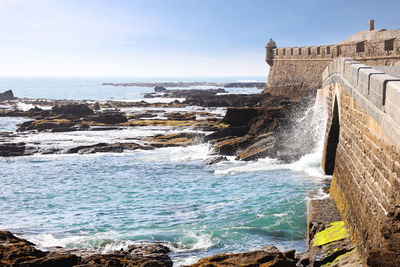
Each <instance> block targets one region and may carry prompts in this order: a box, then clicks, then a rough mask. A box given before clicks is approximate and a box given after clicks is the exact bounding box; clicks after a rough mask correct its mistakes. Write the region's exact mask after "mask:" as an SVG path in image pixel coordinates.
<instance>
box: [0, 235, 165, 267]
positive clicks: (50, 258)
mask: <svg viewBox="0 0 400 267" xmlns="http://www.w3.org/2000/svg"><path fill="white" fill-rule="evenodd" d="M168 252H169V249H168V248H167V247H165V246H163V245H161V244H158V243H150V242H147V243H140V244H134V245H131V246H129V248H128V251H115V252H112V253H108V254H92V255H90V256H87V257H84V258H81V257H78V256H76V255H74V254H72V253H70V252H68V251H63V250H62V249H57V248H55V251H53V252H43V251H41V250H38V249H36V248H35V245H34V244H33V243H31V242H29V241H27V240H24V239H20V238H18V237H16V236H14V235H13V234H11V233H10V232H8V231H0V265H1V266H43V267H44V266H46V267H52V266H63V267H72V266H76V267H78V266H86V267H89V266H99V267H104V266H109V267H111V266H113V267H114V266H127V267H134V266H161V267H171V266H172V260H171V258H170V257H169V256H168V254H167V253H168Z"/></svg>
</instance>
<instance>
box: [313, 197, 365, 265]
mask: <svg viewBox="0 0 400 267" xmlns="http://www.w3.org/2000/svg"><path fill="white" fill-rule="evenodd" d="M308 243H309V256H310V257H309V258H310V264H311V266H325V265H326V266H328V265H329V266H348V267H350V266H351V267H361V266H363V264H362V261H361V257H360V256H359V254H358V252H357V249H356V247H355V244H354V243H353V241H352V240H351V238H350V233H349V231H348V229H347V227H346V226H345V223H344V221H342V219H341V217H340V213H339V211H338V209H337V208H336V205H335V204H334V202H333V201H332V200H331V199H330V198H329V197H327V198H324V199H318V200H311V201H310V203H309V214H308Z"/></svg>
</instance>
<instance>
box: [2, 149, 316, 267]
mask: <svg viewBox="0 0 400 267" xmlns="http://www.w3.org/2000/svg"><path fill="white" fill-rule="evenodd" d="M207 153H208V148H207V146H206V145H199V146H193V147H188V148H166V149H160V150H154V151H136V152H131V153H124V154H120V155H116V154H97V155H92V156H88V155H53V156H30V157H21V158H11V159H1V160H0V172H1V173H2V175H1V177H0V184H1V185H2V186H1V187H0V222H1V223H0V229H7V230H11V231H13V232H15V233H19V234H22V235H23V236H24V237H26V238H28V239H29V240H32V241H33V242H35V243H36V244H39V245H42V246H55V245H61V246H65V247H69V248H77V247H79V248H94V249H100V250H103V251H109V250H112V249H115V248H120V247H121V248H122V247H124V246H126V245H127V244H129V242H132V241H137V240H157V241H163V242H165V243H166V244H167V245H168V246H170V247H171V248H172V249H173V251H174V252H175V253H173V257H174V259H175V260H176V261H177V260H181V261H182V260H187V259H191V258H193V259H196V258H198V257H201V256H206V255H210V254H214V253H217V252H222V251H245V250H249V249H256V248H260V247H262V246H265V245H276V246H278V247H279V248H281V249H290V248H295V249H297V250H298V251H302V250H305V249H306V244H305V238H306V197H307V196H308V194H309V191H310V190H313V189H315V188H317V187H320V186H321V184H322V183H323V180H321V178H318V177H316V176H313V175H312V174H311V175H310V174H307V173H306V172H304V170H305V169H306V168H310V169H314V170H315V171H316V173H317V175H318V172H317V170H318V164H317V163H316V162H312V161H311V162H307V161H306V162H305V163H302V164H304V166H296V164H292V165H281V164H277V163H275V162H274V161H271V160H261V161H259V162H254V163H239V162H233V161H232V162H227V163H223V164H217V165H215V166H209V165H205V163H204V162H203V159H205V158H207ZM168 158H171V159H173V160H166V159H168ZM296 167H297V168H298V169H296ZM124 241H125V242H124Z"/></svg>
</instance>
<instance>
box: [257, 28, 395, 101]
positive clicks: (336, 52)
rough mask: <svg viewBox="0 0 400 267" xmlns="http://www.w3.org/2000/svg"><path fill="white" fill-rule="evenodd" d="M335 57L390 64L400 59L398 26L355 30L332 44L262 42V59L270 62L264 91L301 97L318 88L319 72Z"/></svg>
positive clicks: (372, 64) (373, 63) (372, 63)
mask: <svg viewBox="0 0 400 267" xmlns="http://www.w3.org/2000/svg"><path fill="white" fill-rule="evenodd" d="M339 57H351V58H353V59H356V60H358V61H360V62H363V63H365V64H368V65H371V66H377V65H382V66H391V65H393V64H394V63H395V62H398V61H399V60H400V29H398V30H391V31H386V30H373V28H371V29H370V31H364V32H359V33H357V34H355V35H353V36H352V37H350V38H348V39H347V40H345V41H343V42H341V43H339V44H333V45H321V46H310V47H286V48H277V47H276V44H275V42H273V41H272V39H271V40H270V42H268V43H267V45H266V62H267V63H268V64H269V65H270V66H271V68H270V71H269V76H268V83H267V86H266V88H265V89H264V93H270V94H271V95H285V96H289V97H292V98H302V97H305V96H308V95H313V94H315V92H316V90H317V89H319V88H321V86H322V82H321V75H322V72H323V70H324V69H325V68H326V66H328V64H329V63H330V62H331V61H332V60H334V59H335V58H339Z"/></svg>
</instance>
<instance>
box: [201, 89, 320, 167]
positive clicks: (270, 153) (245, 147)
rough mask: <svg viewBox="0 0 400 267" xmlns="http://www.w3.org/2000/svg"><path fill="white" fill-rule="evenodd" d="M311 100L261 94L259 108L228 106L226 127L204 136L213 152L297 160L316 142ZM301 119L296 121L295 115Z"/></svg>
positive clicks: (246, 156) (247, 157)
mask: <svg viewBox="0 0 400 267" xmlns="http://www.w3.org/2000/svg"><path fill="white" fill-rule="evenodd" d="M310 105H311V101H309V100H304V101H290V100H288V99H287V98H279V97H270V96H264V98H263V99H262V102H261V103H259V105H258V106H262V108H261V107H259V108H248V107H243V108H228V110H227V112H226V115H225V117H224V119H223V121H224V122H226V123H228V124H229V127H228V128H225V129H222V130H221V131H217V132H214V133H213V134H210V135H208V136H207V137H206V140H208V141H210V142H211V143H212V144H213V145H214V152H215V153H217V154H221V155H227V156H236V159H237V160H257V159H258V158H263V157H272V158H278V159H280V160H282V161H284V162H292V161H295V160H298V159H299V158H300V157H301V156H303V155H305V154H306V153H308V152H309V151H310V150H312V149H313V147H314V146H315V145H316V144H315V143H316V142H315V139H314V138H315V134H314V131H315V130H314V126H313V125H312V124H311V121H312V120H313V115H314V114H313V111H312V110H311V111H310V110H309V109H308V107H309V106H310ZM299 116H300V117H301V116H303V119H302V120H300V122H298V121H297V120H298V117H299Z"/></svg>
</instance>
